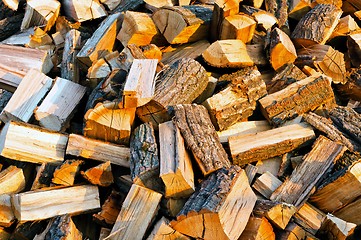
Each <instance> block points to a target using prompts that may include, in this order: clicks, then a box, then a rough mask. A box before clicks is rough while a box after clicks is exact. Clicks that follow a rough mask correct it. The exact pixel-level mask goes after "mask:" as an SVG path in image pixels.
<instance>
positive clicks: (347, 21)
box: [330, 15, 360, 39]
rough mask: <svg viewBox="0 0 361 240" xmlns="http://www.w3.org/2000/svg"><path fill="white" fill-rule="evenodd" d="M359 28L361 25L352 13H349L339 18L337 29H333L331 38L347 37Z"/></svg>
mask: <svg viewBox="0 0 361 240" xmlns="http://www.w3.org/2000/svg"><path fill="white" fill-rule="evenodd" d="M358 29H360V27H359V26H358V25H357V23H356V21H355V19H354V18H353V17H352V16H351V15H347V16H345V17H343V18H341V19H340V20H339V22H338V24H337V26H336V28H335V30H333V33H332V35H331V37H330V39H333V38H336V37H346V36H348V35H349V34H350V33H351V32H353V31H356V30H358Z"/></svg>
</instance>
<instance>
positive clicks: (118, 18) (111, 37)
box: [76, 13, 123, 67]
mask: <svg viewBox="0 0 361 240" xmlns="http://www.w3.org/2000/svg"><path fill="white" fill-rule="evenodd" d="M122 18H123V16H122V14H120V13H115V14H113V15H110V16H108V17H107V18H106V19H104V20H103V22H102V23H101V24H100V26H99V27H98V29H97V30H96V31H95V32H94V34H93V35H92V36H91V38H89V39H88V40H87V41H86V43H85V44H84V46H83V47H82V49H81V50H80V51H79V53H78V54H77V55H76V56H77V59H78V60H79V61H80V62H81V63H82V64H84V65H85V66H87V67H90V66H91V65H92V63H93V62H94V61H95V60H97V59H99V58H101V57H103V56H105V55H106V54H107V53H108V52H111V51H112V50H113V47H114V43H115V39H116V36H117V34H118V32H119V29H120V25H121V23H122Z"/></svg>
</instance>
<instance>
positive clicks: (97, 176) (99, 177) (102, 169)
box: [81, 161, 114, 187]
mask: <svg viewBox="0 0 361 240" xmlns="http://www.w3.org/2000/svg"><path fill="white" fill-rule="evenodd" d="M81 174H82V175H83V177H84V178H85V179H86V180H88V181H89V182H90V183H91V184H94V185H99V186H102V187H108V186H110V185H111V184H112V183H113V182H114V178H113V173H112V166H111V164H110V161H107V162H105V163H102V164H99V165H97V166H95V167H92V168H89V169H88V170H86V171H85V172H81Z"/></svg>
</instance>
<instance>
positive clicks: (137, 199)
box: [107, 184, 162, 240]
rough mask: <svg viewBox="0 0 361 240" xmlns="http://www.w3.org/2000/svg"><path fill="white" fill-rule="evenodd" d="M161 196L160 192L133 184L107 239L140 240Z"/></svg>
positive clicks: (155, 211) (153, 215) (156, 209)
mask: <svg viewBox="0 0 361 240" xmlns="http://www.w3.org/2000/svg"><path fill="white" fill-rule="evenodd" d="M161 198H162V195H161V194H159V193H157V192H154V191H152V190H149V189H147V188H144V187H141V186H138V185H136V184H133V185H132V188H131V189H130V191H129V193H128V195H127V197H126V198H125V200H124V203H123V205H122V208H121V210H120V213H119V215H118V217H117V220H116V222H115V224H114V226H113V229H112V231H111V233H110V235H109V236H108V238H107V239H124V240H128V239H129V240H142V239H143V237H144V234H145V232H146V230H147V229H148V227H149V226H150V224H151V222H152V220H153V218H154V217H155V215H156V214H157V211H158V207H159V202H160V200H161Z"/></svg>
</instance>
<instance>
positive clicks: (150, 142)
mask: <svg viewBox="0 0 361 240" xmlns="http://www.w3.org/2000/svg"><path fill="white" fill-rule="evenodd" d="M130 173H131V177H132V181H133V183H135V184H137V185H139V186H142V187H146V188H149V189H152V190H154V191H158V192H159V191H162V188H163V187H162V181H161V180H160V178H159V157H158V146H157V141H156V138H155V135H154V129H153V126H152V124H151V123H143V124H141V125H140V126H139V127H137V128H136V129H135V130H134V131H133V135H132V139H131V141H130Z"/></svg>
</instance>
